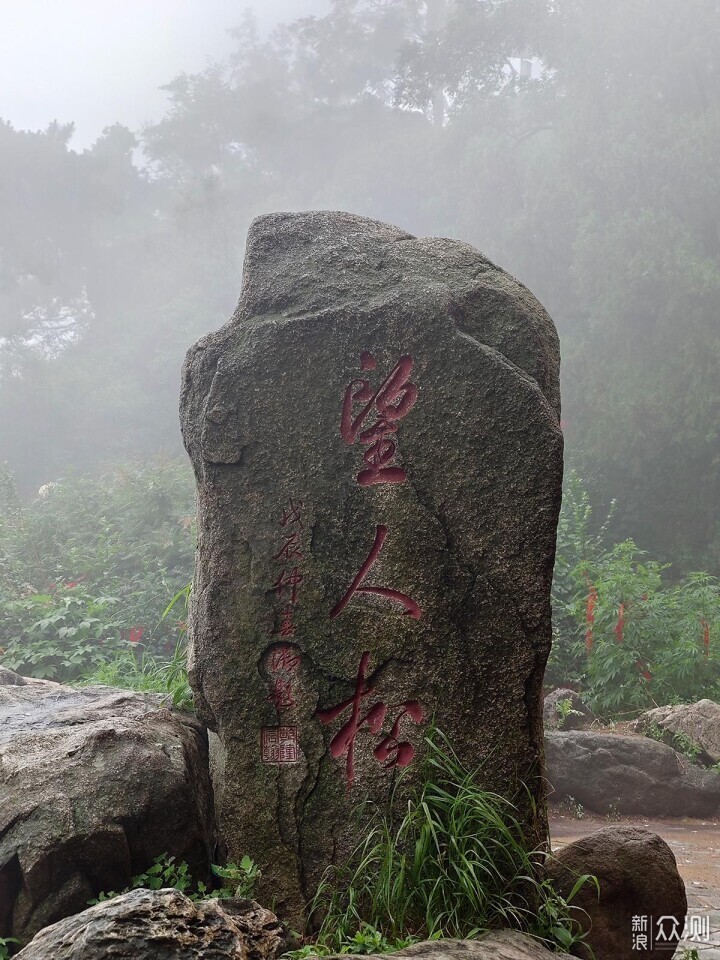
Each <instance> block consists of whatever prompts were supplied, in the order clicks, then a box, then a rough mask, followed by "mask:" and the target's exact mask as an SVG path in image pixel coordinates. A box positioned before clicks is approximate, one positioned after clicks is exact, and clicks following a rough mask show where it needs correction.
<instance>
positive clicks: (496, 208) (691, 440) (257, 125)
mask: <svg viewBox="0 0 720 960" xmlns="http://www.w3.org/2000/svg"><path fill="white" fill-rule="evenodd" d="M719 52H720V2H717V0H686V2H685V3H683V4H678V3H677V2H675V0H633V2H632V3H627V2H625V0H622V2H621V0H606V2H604V3H602V4H598V3H595V2H592V0H333V2H332V5H331V9H330V11H329V13H328V14H327V15H326V16H324V17H306V18H301V19H298V20H297V21H295V22H293V23H289V24H285V25H283V26H282V27H280V28H278V29H277V30H276V31H275V32H274V33H273V34H272V35H271V36H270V37H261V36H259V34H258V32H257V30H256V28H255V25H254V24H253V22H252V20H251V19H249V18H245V20H244V21H243V22H242V23H241V24H240V25H239V26H238V28H237V30H236V31H235V32H234V50H233V52H232V54H231V55H230V56H229V57H228V58H227V59H226V60H224V61H222V62H218V63H215V64H213V65H212V66H211V67H209V68H208V69H207V70H206V71H205V72H203V73H201V74H196V75H187V74H185V75H181V76H179V77H176V78H175V79H172V80H171V81H170V82H169V83H168V85H167V88H166V89H167V94H168V109H167V112H166V114H165V116H164V117H163V118H162V119H161V120H160V121H159V122H158V123H156V124H154V125H151V126H149V127H147V128H146V129H144V130H142V131H135V132H131V131H128V130H126V129H124V128H122V127H119V126H110V127H108V129H107V130H106V131H105V133H104V134H103V136H102V137H101V138H100V139H99V140H98V141H97V143H96V144H95V145H94V146H93V147H92V149H90V150H86V151H84V152H82V153H77V152H75V151H73V149H72V140H71V135H72V128H71V127H61V126H58V125H57V124H51V125H50V126H49V127H48V128H47V129H46V130H45V131H43V132H38V133H27V132H22V131H18V130H14V129H13V128H12V127H11V126H10V125H9V124H3V125H2V126H0V195H1V196H2V200H3V211H4V216H3V218H2V222H0V338H2V339H1V340H0V343H1V344H2V350H1V351H0V405H1V408H2V411H3V417H2V423H1V424H0V450H1V451H2V454H1V456H2V458H3V459H6V460H7V461H8V463H9V464H10V466H11V468H13V469H14V470H15V472H16V473H17V475H18V478H19V480H20V482H21V485H22V486H23V487H24V488H25V489H26V490H32V489H33V487H37V486H38V485H39V484H41V483H43V482H45V481H47V480H52V479H55V478H56V477H57V476H59V475H61V474H62V473H63V472H64V471H67V469H68V467H69V466H70V465H74V466H76V467H78V468H80V469H84V468H87V467H91V466H93V465H95V464H99V463H103V462H108V461H117V460H123V459H134V458H138V457H144V456H147V455H149V454H152V453H155V452H157V451H158V450H161V449H162V450H165V451H174V450H178V449H179V445H180V440H179V431H178V428H177V420H176V412H175V407H176V397H177V392H178V372H179V366H180V363H181V360H182V356H183V353H184V351H185V349H186V348H187V346H188V345H189V344H190V343H191V342H192V341H193V340H194V339H195V338H196V337H198V336H199V335H201V334H203V333H205V332H207V331H209V330H212V329H216V328H217V327H218V326H219V325H220V324H221V323H222V322H224V320H225V319H226V317H227V316H228V315H229V314H230V313H231V311H232V309H233V307H234V304H235V301H236V299H237V296H238V294H239V288H240V274H241V264H242V255H243V244H244V238H245V234H246V231H247V227H248V225H249V222H250V220H251V219H252V217H253V216H255V215H256V214H259V213H263V212H267V211H270V210H278V209H290V210H293V209H307V208H343V209H348V210H351V211H353V212H357V213H361V214H364V215H367V216H372V217H375V218H378V219H383V220H387V221H390V222H394V223H396V224H398V225H400V226H402V227H405V228H407V229H408V230H410V231H412V232H414V233H418V234H436V235H437V234H439V235H445V236H454V237H457V238H460V239H462V240H465V241H467V242H469V243H472V244H474V245H476V246H478V247H479V248H480V249H481V250H482V251H483V252H484V253H485V254H487V255H488V256H489V257H490V258H491V259H493V260H494V261H495V262H497V263H499V264H500V265H502V266H503V267H505V268H506V269H508V270H509V271H510V272H511V273H513V274H515V275H516V276H517V277H519V278H520V279H521V280H522V281H523V282H524V283H526V284H527V285H528V286H529V287H530V288H531V289H532V290H533V292H534V293H535V294H536V295H537V296H538V297H539V298H540V299H541V300H542V301H543V302H544V304H545V305H546V307H547V308H548V310H549V311H550V313H551V315H552V316H553V318H554V319H555V321H556V324H557V326H558V328H559V331H560V335H561V345H562V349H563V363H564V366H563V392H564V410H565V412H564V428H565V433H566V439H567V447H568V457H569V459H570V461H571V463H572V464H573V465H574V466H576V467H577V468H578V470H579V471H580V473H581V474H582V475H583V476H585V477H587V478H589V480H590V481H591V483H592V486H593V488H594V490H595V492H596V493H598V494H600V495H601V496H603V497H605V498H606V499H607V500H609V499H610V498H613V497H616V498H617V499H618V501H619V504H620V507H619V509H618V510H617V511H616V513H615V515H614V518H613V521H612V522H613V524H615V525H616V527H617V529H618V532H619V533H620V535H621V536H622V537H625V536H632V537H633V538H634V539H635V540H636V541H637V542H638V543H639V544H641V545H643V546H645V547H647V548H649V549H651V550H652V551H654V552H655V553H656V554H658V555H659V556H660V557H662V558H664V559H672V560H674V561H675V563H676V565H679V568H680V569H682V568H683V567H685V568H688V567H693V566H697V565H702V564H704V565H714V566H716V565H717V563H718V560H720V525H719V524H718V520H717V513H716V505H717V503H718V502H720V445H719V444H718V424H719V423H720V379H719V378H718V377H717V374H716V371H717V368H718V361H720V324H718V319H717V317H718V306H719V305H720V264H719V262H718V258H719V254H720V226H719V224H720V174H719V173H718V168H717V162H716V157H717V145H718V137H719V134H720V96H719V94H720V73H719V72H718V70H717V62H718V53H719ZM111 119H112V118H109V120H111Z"/></svg>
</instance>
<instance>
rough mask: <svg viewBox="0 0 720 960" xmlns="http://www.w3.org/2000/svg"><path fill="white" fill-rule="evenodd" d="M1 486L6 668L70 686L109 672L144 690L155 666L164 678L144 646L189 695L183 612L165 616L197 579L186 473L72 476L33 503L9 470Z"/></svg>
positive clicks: (173, 468)
mask: <svg viewBox="0 0 720 960" xmlns="http://www.w3.org/2000/svg"><path fill="white" fill-rule="evenodd" d="M3 491H4V501H5V503H4V509H3V511H2V513H1V514H0V638H2V639H1V640H0V645H1V646H2V647H3V653H2V654H1V656H2V662H3V663H4V664H5V665H6V666H8V667H10V668H12V669H14V670H18V671H20V672H26V673H28V674H30V675H32V676H36V677H41V678H50V679H53V680H63V681H72V680H77V679H79V678H82V677H85V676H88V675H93V676H95V677H96V679H98V680H100V676H101V674H99V673H98V671H99V670H101V669H102V670H104V671H105V672H104V674H103V675H104V676H106V677H108V678H109V677H110V676H114V678H115V679H116V680H117V679H120V677H121V676H122V675H123V674H124V675H125V676H126V678H128V679H129V678H130V677H134V678H135V681H136V682H137V683H138V684H139V686H138V689H142V688H143V687H142V683H143V682H145V681H144V680H143V678H145V680H148V679H149V677H150V675H151V674H152V673H153V671H155V674H156V677H155V679H156V680H157V679H159V677H160V674H159V673H158V670H160V665H159V663H158V662H157V661H155V660H153V659H152V658H150V659H147V658H146V659H143V655H138V651H139V650H144V651H145V652H149V653H151V654H154V655H155V657H158V656H160V655H162V657H163V660H164V661H167V664H166V666H165V667H163V668H162V671H161V672H164V675H165V680H166V681H167V683H166V684H165V685H166V686H168V685H169V687H170V688H172V689H174V690H175V689H176V691H177V693H178V695H179V696H181V698H182V694H181V688H182V683H180V685H179V686H178V681H179V677H180V675H179V667H180V665H179V652H178V643H179V642H180V641H181V640H182V638H183V637H184V632H185V622H184V619H181V618H179V617H178V616H177V614H178V612H180V611H179V608H176V609H175V610H174V611H173V612H172V615H169V616H167V617H163V613H164V611H165V610H166V608H167V605H168V598H169V597H172V596H173V594H177V593H178V592H179V593H181V594H182V592H183V585H184V584H186V583H187V581H188V580H189V578H190V576H191V573H192V564H193V547H194V544H193V540H194V537H193V526H194V503H193V487H192V482H191V479H190V475H189V470H188V469H187V468H186V467H185V466H184V465H180V464H174V463H167V464H146V465H138V466H135V467H130V466H128V467H125V468H123V469H119V470H116V471H114V472H112V473H106V474H104V475H102V476H101V477H99V478H93V477H69V478H67V479H64V480H60V481H57V482H55V483H53V484H52V485H50V486H49V487H48V488H47V489H46V490H44V491H43V496H39V497H38V498H36V499H35V500H34V501H32V503H30V504H29V505H28V506H23V505H22V504H21V503H20V501H19V500H18V498H17V496H16V494H15V492H14V487H13V484H12V482H11V479H10V478H9V477H8V476H7V475H5V482H4V486H3ZM108 661H113V664H112V665H108ZM155 666H157V667H158V670H155ZM103 682H107V681H103ZM146 688H147V689H151V688H152V689H156V687H152V686H149V687H146Z"/></svg>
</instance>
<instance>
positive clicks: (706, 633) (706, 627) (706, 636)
mask: <svg viewBox="0 0 720 960" xmlns="http://www.w3.org/2000/svg"><path fill="white" fill-rule="evenodd" d="M700 623H701V624H702V628H703V647H704V648H705V656H706V657H709V656H710V624H709V623H708V622H707V620H706V619H705V617H701V618H700Z"/></svg>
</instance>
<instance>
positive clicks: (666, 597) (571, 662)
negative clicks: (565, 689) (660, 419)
mask: <svg viewBox="0 0 720 960" xmlns="http://www.w3.org/2000/svg"><path fill="white" fill-rule="evenodd" d="M591 519H592V509H591V507H590V501H589V496H588V494H587V492H586V491H585V490H583V488H582V484H581V482H580V481H579V479H578V477H577V475H572V474H571V476H570V479H569V484H568V495H567V498H566V501H565V503H564V506H563V517H562V520H561V523H560V528H559V536H558V560H557V563H556V569H555V584H554V612H555V638H554V643H553V650H552V652H551V656H550V661H549V666H548V674H547V678H548V682H549V683H555V684H557V685H565V684H566V683H567V682H570V683H574V684H575V685H581V686H582V687H583V689H584V691H585V696H586V697H587V699H588V701H589V702H590V704H591V705H592V706H593V708H594V709H595V710H596V712H599V713H601V714H602V713H605V714H607V715H618V714H620V713H623V712H639V711H640V710H643V709H646V708H647V707H650V706H652V705H659V704H665V703H676V702H683V701H694V700H698V699H701V698H703V697H706V696H713V695H714V696H718V694H720V583H719V582H718V579H717V578H716V577H713V576H711V575H710V574H707V573H692V574H689V575H688V576H686V577H685V578H683V579H682V580H680V581H678V582H675V583H672V582H669V581H668V579H667V577H668V574H669V564H660V563H658V562H657V561H653V560H647V559H646V557H645V554H644V553H643V552H642V551H641V550H639V549H638V547H637V546H636V545H635V543H634V542H633V541H632V540H626V541H624V542H622V543H618V544H615V545H614V546H612V547H610V548H607V547H605V546H604V544H603V537H604V530H602V529H601V531H600V533H599V534H592V533H591V532H590V530H591ZM603 527H604V528H605V525H603ZM605 529H606V528H605Z"/></svg>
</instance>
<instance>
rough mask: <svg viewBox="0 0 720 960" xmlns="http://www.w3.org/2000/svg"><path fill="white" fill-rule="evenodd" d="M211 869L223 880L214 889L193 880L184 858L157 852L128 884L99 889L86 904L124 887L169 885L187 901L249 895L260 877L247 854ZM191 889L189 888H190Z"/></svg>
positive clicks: (112, 896)
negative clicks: (158, 854)
mask: <svg viewBox="0 0 720 960" xmlns="http://www.w3.org/2000/svg"><path fill="white" fill-rule="evenodd" d="M212 872H213V873H214V875H215V876H216V877H220V878H222V879H223V880H225V881H226V882H225V883H223V885H222V886H221V887H220V888H219V889H216V890H210V889H208V887H207V886H206V885H205V884H204V883H203V882H202V881H199V882H198V883H197V884H195V883H194V882H193V879H192V877H191V876H190V870H189V867H188V865H187V863H186V862H185V861H182V862H180V863H178V862H177V860H176V858H175V857H169V856H168V855H167V854H166V853H162V854H160V856H159V857H156V858H155V860H154V861H153V863H152V866H150V867H148V869H147V870H146V871H145V872H144V873H139V874H137V875H136V876H134V877H133V878H132V882H131V884H130V886H129V887H128V888H127V889H126V890H122V891H120V892H119V893H116V892H115V891H110V892H109V893H106V892H102V893H100V894H98V896H97V897H96V898H94V899H92V900H89V901H88V903H89V904H91V905H92V904H95V903H103V902H104V901H106V900H113V899H114V898H115V897H119V896H120V895H121V894H122V893H127V892H128V890H138V889H145V890H164V889H168V888H173V889H175V890H179V891H180V892H181V893H184V894H185V896H186V897H188V899H190V900H207V899H215V900H229V899H232V898H235V897H243V898H251V897H252V896H253V894H254V892H255V885H256V883H257V881H258V880H259V879H260V870H259V868H258V866H257V864H255V863H254V862H253V861H252V860H251V859H250V857H248V856H245V857H243V858H242V860H241V861H240V863H239V864H236V863H229V864H228V865H227V866H225V867H220V866H218V865H217V864H213V865H212ZM193 887H194V888H195V889H192V888H193Z"/></svg>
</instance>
